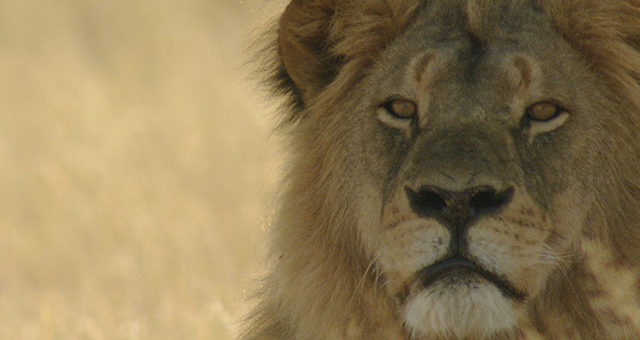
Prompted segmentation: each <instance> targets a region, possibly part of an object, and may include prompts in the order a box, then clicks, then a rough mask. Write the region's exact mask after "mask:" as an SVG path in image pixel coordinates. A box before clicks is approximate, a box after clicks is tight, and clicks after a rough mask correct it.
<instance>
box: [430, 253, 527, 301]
mask: <svg viewBox="0 0 640 340" xmlns="http://www.w3.org/2000/svg"><path fill="white" fill-rule="evenodd" d="M474 276H475V277H480V278H482V279H484V280H486V281H488V282H490V283H491V284H493V285H495V286H496V287H497V288H498V289H499V290H500V292H502V294H504V295H505V296H506V297H508V298H512V299H516V300H524V299H525V297H526V294H525V293H523V292H521V291H519V290H518V289H516V288H515V287H514V286H513V285H512V284H511V283H510V282H509V281H508V280H506V279H504V278H502V277H501V276H499V275H497V274H495V273H492V272H490V271H488V270H486V269H484V268H482V267H481V266H480V265H478V264H476V263H474V262H472V261H469V260H467V259H464V258H462V257H459V256H455V257H449V258H447V259H444V260H441V261H439V262H436V263H435V264H433V265H431V266H428V267H425V268H424V269H422V270H421V271H420V272H419V273H418V281H419V282H420V283H421V284H422V285H423V287H428V286H430V285H432V284H434V283H435V282H437V281H443V280H447V282H446V283H450V284H455V283H460V282H463V281H465V280H467V281H468V279H469V278H470V277H474Z"/></svg>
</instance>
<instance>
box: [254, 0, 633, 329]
mask: <svg viewBox="0 0 640 340" xmlns="http://www.w3.org/2000/svg"><path fill="white" fill-rule="evenodd" d="M277 32H278V39H277V42H276V44H275V48H274V51H276V52H277V53H275V55H274V56H273V57H274V58H277V59H276V63H275V65H276V67H274V69H273V73H272V75H271V79H272V82H273V85H274V87H275V88H277V89H278V90H279V91H280V92H281V93H285V94H286V95H287V97H288V98H289V100H290V103H291V105H290V107H289V108H287V109H286V110H283V111H284V113H283V115H282V125H281V126H282V130H281V131H282V133H283V134H284V135H285V136H286V137H287V144H288V148H289V149H288V150H289V151H290V158H289V160H288V168H287V172H286V174H285V176H284V179H283V183H282V191H281V195H280V197H279V200H280V201H279V209H278V211H277V212H276V215H275V216H274V222H273V229H272V230H271V258H270V259H271V261H272V262H271V267H270V271H269V274H268V275H267V276H266V277H265V278H264V281H263V287H262V288H261V289H260V290H259V292H258V293H257V295H256V301H257V302H256V306H255V309H254V312H253V313H252V314H251V316H250V317H249V318H248V320H247V326H246V329H245V333H244V335H243V339H245V340H253V339H256V340H267V339H271V340H276V339H277V340H287V339H296V340H302V339H304V340H320V339H331V340H338V339H354V340H356V339H369V340H373V339H395V340H408V339H424V340H428V339H470V340H473V339H640V289H639V287H640V133H639V131H640V86H639V85H638V80H639V79H640V53H639V51H638V49H639V48H640V1H637V0H626V1H625V0H564V1H559V0H555V1H554V0H423V1H420V0H343V1H340V0H294V1H292V2H291V4H289V6H288V7H287V9H286V10H285V12H284V14H283V15H282V17H281V20H280V21H279V24H278V27H277ZM396 97H401V98H403V99H405V100H410V101H412V102H414V103H415V104H416V106H417V108H418V112H417V113H416V116H415V117H412V118H411V119H402V118H398V117H395V116H393V114H392V113H390V112H389V111H388V106H385V105H386V103H387V102H388V101H389V100H392V99H393V98H396ZM548 101H551V102H553V103H555V104H558V105H559V106H560V107H562V109H563V110H561V111H559V114H558V115H557V116H555V117H554V118H553V119H551V120H549V121H542V122H538V121H535V120H531V118H528V116H527V112H528V111H527V110H528V108H530V106H531V105H532V104H534V103H540V102H548ZM434 188H435V189H434ZM486 188H491V190H487V189H486ZM473 190H480V191H473ZM411 192H413V193H414V194H413V195H417V196H411V195H412V194H411ZM476 192H480V194H477V193H476ZM434 193H435V194H434ZM450 193H452V194H451V195H453V196H448V195H450ZM430 195H431V196H430ZM434 195H435V196H438V197H436V198H433V196H434ZM415 197H418V198H415ZM450 197H452V198H450ZM487 197H488V198H487ZM502 197H506V198H504V199H503V198H502ZM441 205H442V206H443V208H442V209H444V210H438V209H440V208H439V207H440V206H441ZM494 205H496V207H497V208H495V209H494ZM421 209H424V210H421ZM456 209H458V210H456ZM467 209H468V210H467ZM483 209H486V211H485V210H483ZM443 211H444V212H443ZM460 214H461V215H460ZM459 216H465V217H464V218H463V217H459ZM467 216H468V217H467ZM467 218H468V219H467ZM453 257H455V258H464V259H465V260H467V259H468V260H469V261H471V262H473V263H474V264H475V265H477V266H478V268H482V270H483V271H484V273H491V274H477V273H475V272H474V273H475V274H474V273H468V272H466V270H467V269H461V270H459V271H456V270H458V269H456V268H457V267H451V268H453V270H454V271H452V272H447V273H445V274H440V275H441V276H433V277H435V278H434V279H433V280H435V281H434V282H431V281H429V279H430V278H431V277H432V276H429V275H432V274H429V273H430V272H429V269H430V268H435V265H436V264H437V263H439V261H445V260H447V259H450V258H453ZM447 268H449V267H447ZM487 275H494V277H495V278H491V277H489V276H487ZM499 280H502V281H499Z"/></svg>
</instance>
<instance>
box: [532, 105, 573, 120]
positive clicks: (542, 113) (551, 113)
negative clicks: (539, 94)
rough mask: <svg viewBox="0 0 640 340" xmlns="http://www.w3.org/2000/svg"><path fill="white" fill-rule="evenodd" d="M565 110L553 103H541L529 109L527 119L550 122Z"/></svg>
mask: <svg viewBox="0 0 640 340" xmlns="http://www.w3.org/2000/svg"><path fill="white" fill-rule="evenodd" d="M564 111H565V110H564V109H563V108H562V107H560V106H558V105H556V104H554V103H551V102H539V103H535V104H533V105H531V106H530V107H529V108H528V109H527V117H529V119H531V120H533V121H537V122H548V121H550V120H552V119H554V118H556V117H558V116H559V115H560V114H561V113H563V112H564Z"/></svg>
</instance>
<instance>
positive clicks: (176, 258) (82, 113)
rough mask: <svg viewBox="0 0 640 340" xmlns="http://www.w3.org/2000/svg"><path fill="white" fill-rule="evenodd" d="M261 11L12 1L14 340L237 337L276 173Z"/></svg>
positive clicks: (8, 228) (87, 0)
mask: <svg viewBox="0 0 640 340" xmlns="http://www.w3.org/2000/svg"><path fill="white" fill-rule="evenodd" d="M263 1H264V0H245V1H232V0H161V1H143V0H109V1H102V0H4V1H1V2H0V119H1V123H0V339H215V340H229V339H233V338H234V334H235V332H236V328H237V321H238V317H239V316H240V315H241V314H242V312H243V308H246V306H245V307H243V305H242V303H241V300H242V299H243V298H244V296H245V293H244V290H245V289H246V288H248V287H251V286H252V284H254V283H252V281H251V280H252V274H253V273H255V272H256V271H257V270H258V268H259V267H260V258H261V257H262V253H261V252H262V251H261V249H262V248H261V244H262V239H263V237H264V235H263V231H262V224H263V223H264V222H263V220H264V216H267V213H268V212H267V208H266V206H267V204H266V203H267V202H268V197H269V194H268V193H269V191H270V190H272V186H273V184H272V183H273V180H272V178H273V177H274V175H273V174H272V172H274V170H273V169H275V168H276V166H275V165H274V163H277V162H275V161H274V159H275V157H274V156H275V155H276V153H275V152H274V151H273V149H274V145H273V144H274V143H273V141H272V140H270V139H269V138H268V135H269V130H270V124H269V123H268V118H269V115H268V114H267V112H269V111H270V109H267V108H265V106H264V105H265V104H263V103H261V102H260V99H261V98H262V97H263V93H260V92H256V91H255V89H256V86H255V85H253V84H251V81H249V80H248V79H249V75H250V72H249V70H248V69H249V68H247V67H244V66H243V63H244V62H245V61H246V60H247V59H248V58H247V57H245V55H244V54H243V49H244V48H246V47H247V45H248V44H249V42H250V41H251V40H252V32H255V31H256V30H257V31H259V30H260V26H261V21H262V20H264V19H265V15H271V14H272V13H275V12H277V11H279V10H280V9H281V6H282V4H281V3H282V1H270V2H268V3H265V2H263Z"/></svg>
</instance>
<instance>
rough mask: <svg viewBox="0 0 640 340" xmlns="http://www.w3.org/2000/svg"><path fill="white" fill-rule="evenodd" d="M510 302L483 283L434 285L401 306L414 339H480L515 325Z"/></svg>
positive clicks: (513, 305) (488, 284)
mask: <svg viewBox="0 0 640 340" xmlns="http://www.w3.org/2000/svg"><path fill="white" fill-rule="evenodd" d="M515 315H516V310H515V304H514V301H513V300H512V299H510V298H508V297H506V296H505V295H504V294H503V292H501V291H500V289H498V287H496V286H495V285H493V284H491V283H489V282H487V281H477V282H473V283H470V282H466V283H462V282H459V283H457V284H451V283H449V284H446V283H443V282H438V283H435V284H433V285H430V286H428V287H425V288H423V289H421V290H419V291H418V292H415V293H414V294H412V296H410V297H409V298H408V299H407V300H406V302H405V304H404V307H403V317H404V322H405V325H406V327H407V328H408V329H409V330H410V331H411V333H412V334H413V336H414V337H416V338H419V337H427V338H428V337H451V336H453V337H455V338H473V339H475V338H478V339H483V338H485V337H490V336H491V335H493V334H497V333H503V332H508V331H509V330H511V329H513V328H514V326H515V324H516V316H515Z"/></svg>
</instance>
